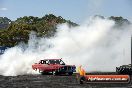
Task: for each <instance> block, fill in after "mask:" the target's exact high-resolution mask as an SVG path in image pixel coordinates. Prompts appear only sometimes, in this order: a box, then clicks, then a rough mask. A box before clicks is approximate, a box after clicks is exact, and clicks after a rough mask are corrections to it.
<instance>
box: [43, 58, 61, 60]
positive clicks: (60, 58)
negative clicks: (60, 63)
mask: <svg viewBox="0 0 132 88" xmlns="http://www.w3.org/2000/svg"><path fill="white" fill-rule="evenodd" d="M61 59H62V58H60V59H43V60H61Z"/></svg>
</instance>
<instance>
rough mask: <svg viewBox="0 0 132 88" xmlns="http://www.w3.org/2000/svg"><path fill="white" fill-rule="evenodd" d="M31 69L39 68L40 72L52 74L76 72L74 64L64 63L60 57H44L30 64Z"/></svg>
mask: <svg viewBox="0 0 132 88" xmlns="http://www.w3.org/2000/svg"><path fill="white" fill-rule="evenodd" d="M32 68H33V70H36V71H37V70H39V72H40V73H41V74H45V73H52V74H53V75H59V74H68V75H72V74H73V72H76V67H75V65H66V64H65V63H64V62H63V61H62V59H44V60H40V62H39V63H35V64H33V65H32Z"/></svg>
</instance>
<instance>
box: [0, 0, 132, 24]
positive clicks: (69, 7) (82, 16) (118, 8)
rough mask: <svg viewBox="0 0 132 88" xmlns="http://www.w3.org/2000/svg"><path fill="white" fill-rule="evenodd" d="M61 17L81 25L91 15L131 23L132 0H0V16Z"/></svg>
mask: <svg viewBox="0 0 132 88" xmlns="http://www.w3.org/2000/svg"><path fill="white" fill-rule="evenodd" d="M45 14H54V15H57V16H62V17H63V18H65V19H67V20H71V21H73V22H76V23H81V22H83V21H85V20H86V19H87V18H89V17H90V16H93V15H102V16H105V17H109V16H122V17H124V18H127V19H129V20H131V21H132V0H0V16H2V17H3V16H4V17H8V18H10V19H12V20H15V19H16V18H18V17H23V16H38V17H42V16H44V15H45Z"/></svg>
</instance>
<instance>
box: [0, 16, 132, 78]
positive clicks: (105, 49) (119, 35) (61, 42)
mask: <svg viewBox="0 0 132 88" xmlns="http://www.w3.org/2000/svg"><path fill="white" fill-rule="evenodd" d="M131 28H132V26H131V25H127V26H125V27H121V28H119V27H118V28H116V27H115V22H114V21H112V20H108V19H101V18H98V17H96V18H91V19H90V20H88V21H87V22H86V23H84V24H82V25H80V26H77V27H71V28H69V26H68V25H67V24H62V25H59V26H58V28H57V33H56V34H55V36H54V37H52V38H37V37H36V36H35V33H31V35H30V40H29V43H28V45H24V44H20V45H18V46H15V47H13V48H11V49H8V50H7V51H6V52H5V54H3V55H2V56H1V58H0V65H1V66H0V75H6V76H15V75H23V74H35V72H34V71H33V70H32V67H31V66H32V64H33V63H35V62H38V61H39V60H40V59H44V58H63V60H64V61H65V62H66V63H67V64H75V65H76V66H79V65H82V66H83V67H84V68H85V70H86V71H87V72H90V71H115V67H116V66H119V65H123V64H129V63H130V56H131V54H130V40H131V39H130V36H131V32H132V29H131Z"/></svg>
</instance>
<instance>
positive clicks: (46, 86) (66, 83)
mask: <svg viewBox="0 0 132 88" xmlns="http://www.w3.org/2000/svg"><path fill="white" fill-rule="evenodd" d="M99 74H102V73H99ZM105 74H106V73H105ZM0 88H132V84H131V83H129V84H121V83H119V84H108V83H102V84H79V83H78V81H77V79H76V74H74V75H73V76H64V75H63V76H53V75H40V74H37V75H19V76H1V75H0Z"/></svg>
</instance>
